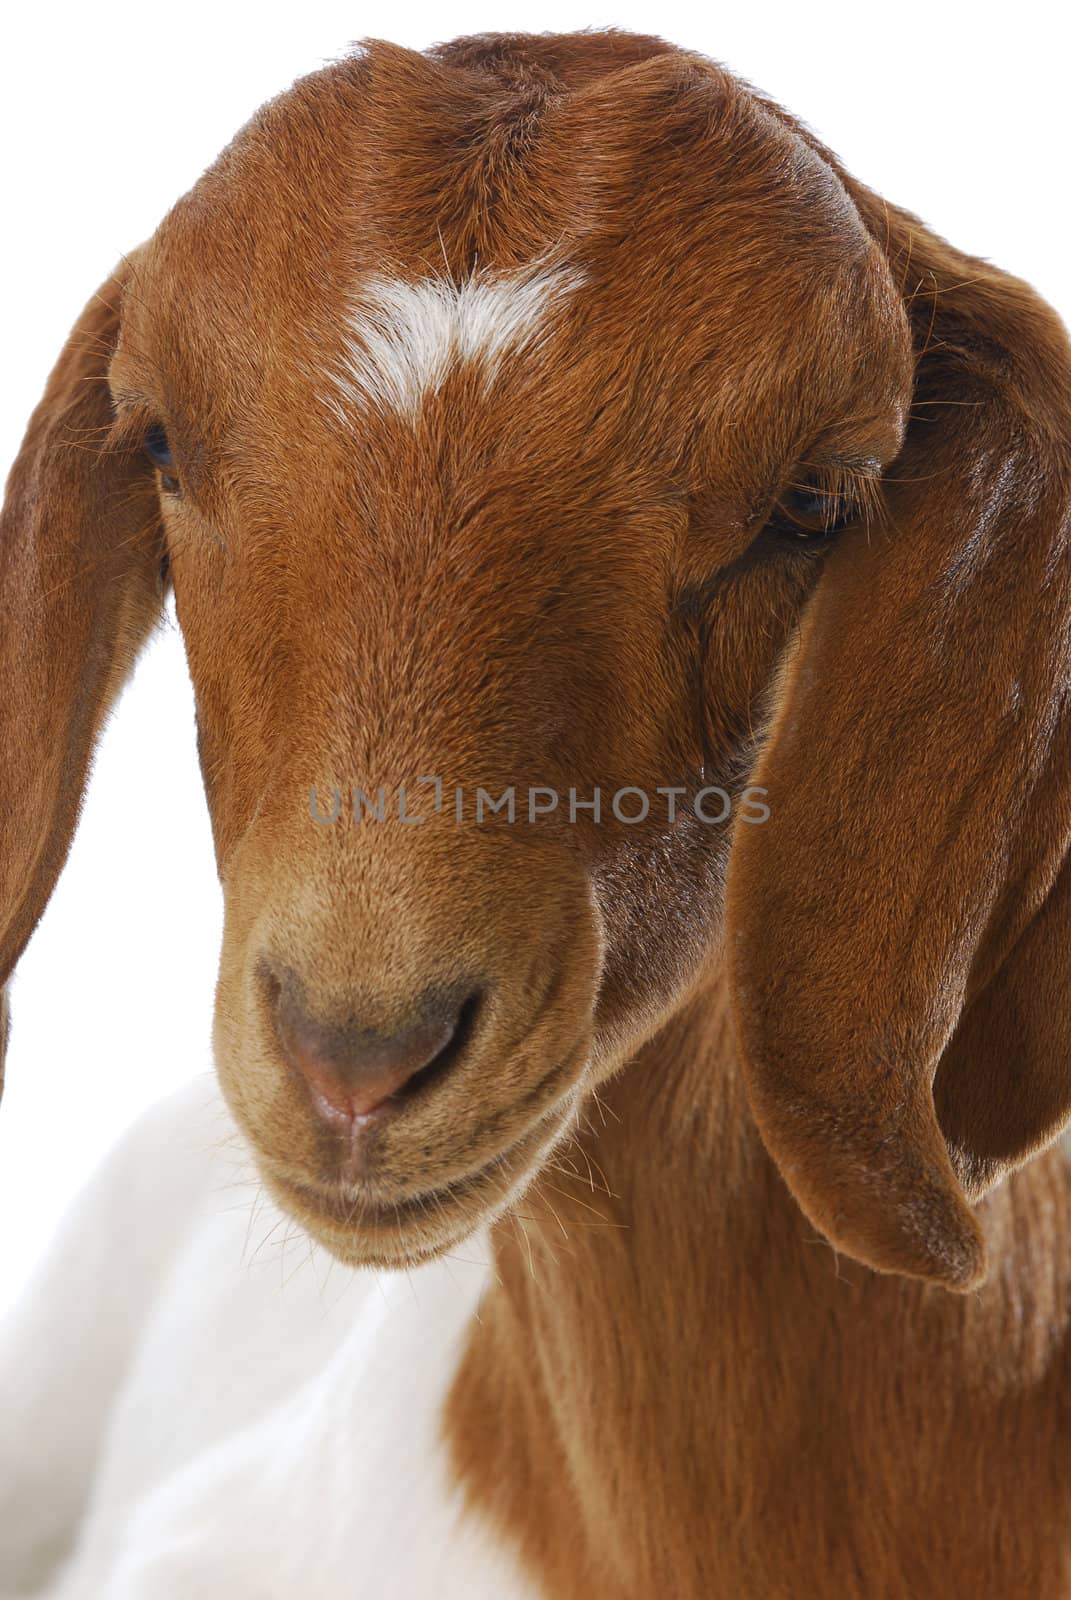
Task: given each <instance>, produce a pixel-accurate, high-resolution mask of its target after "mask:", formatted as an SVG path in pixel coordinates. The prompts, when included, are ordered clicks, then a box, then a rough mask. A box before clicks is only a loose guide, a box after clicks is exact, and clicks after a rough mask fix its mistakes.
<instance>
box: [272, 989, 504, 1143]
mask: <svg viewBox="0 0 1071 1600" xmlns="http://www.w3.org/2000/svg"><path fill="white" fill-rule="evenodd" d="M268 992H269V996H270V998H271V1009H272V1017H273V1022H274V1025H275V1031H276V1035H277V1037H278V1040H279V1044H280V1047H281V1049H282V1052H283V1055H284V1057H285V1058H286V1060H287V1061H288V1063H289V1065H290V1066H291V1067H292V1068H293V1069H294V1070H295V1071H296V1072H297V1073H298V1075H299V1076H300V1077H301V1078H303V1079H304V1081H305V1083H306V1085H307V1086H308V1089H309V1091H310V1092H311V1094H312V1098H313V1102H314V1104H315V1105H316V1108H317V1110H318V1111H319V1112H320V1114H321V1115H322V1116H324V1117H325V1118H326V1119H327V1120H328V1121H330V1122H338V1121H340V1120H342V1121H344V1122H346V1123H347V1124H349V1123H352V1121H353V1120H354V1118H367V1117H370V1116H371V1115H373V1114H374V1113H375V1112H378V1111H380V1110H382V1109H384V1108H385V1107H386V1106H387V1105H388V1104H391V1105H393V1104H397V1103H398V1102H399V1101H401V1100H402V1099H403V1098H409V1097H411V1096H413V1095H414V1094H416V1093H417V1092H418V1091H419V1090H421V1089H423V1088H425V1087H427V1086H428V1085H430V1083H431V1082H432V1081H437V1080H438V1079H439V1078H441V1077H443V1076H445V1074H446V1073H447V1072H449V1070H450V1069H451V1067H452V1066H453V1065H454V1064H455V1063H456V1062H457V1060H458V1059H459V1058H460V1056H461V1055H462V1053H463V1052H464V1049H465V1046H466V1044H467V1042H468V1040H469V1039H470V1038H471V1035H472V1031H473V1028H474V1025H475V1019H476V1016H477V1013H478V1011H479V1007H480V1001H481V991H479V990H478V989H474V988H471V987H470V986H468V985H465V986H462V988H461V989H460V990H459V988H457V987H452V988H449V989H443V988H433V989H427V990H425V991H424V992H423V993H422V994H421V995H420V996H419V997H418V998H417V999H416V1000H415V1001H414V1002H412V1004H411V1005H410V1006H409V1007H408V1008H407V1017H406V1020H405V1022H404V1023H402V1024H401V1026H399V1027H396V1028H392V1029H389V1030H384V1029H381V1028H370V1027H368V1026H366V1025H364V1024H363V1023H362V1022H361V1021H360V1019H359V1016H358V1017H357V1018H352V1017H351V1018H349V1019H347V1020H345V1021H341V1022H336V1021H333V1020H328V1019H325V1018H324V1017H323V1016H320V1015H317V1013H316V1011H314V1010H313V1009H312V1008H311V1007H310V1005H309V1003H308V1001H307V999H306V996H305V992H304V989H303V987H302V985H301V984H300V982H299V981H298V979H297V977H296V975H295V974H293V973H283V974H282V975H276V974H274V973H273V974H270V975H269V980H268ZM459 993H460V995H461V998H459Z"/></svg>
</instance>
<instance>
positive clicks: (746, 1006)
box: [0, 31, 1071, 1600]
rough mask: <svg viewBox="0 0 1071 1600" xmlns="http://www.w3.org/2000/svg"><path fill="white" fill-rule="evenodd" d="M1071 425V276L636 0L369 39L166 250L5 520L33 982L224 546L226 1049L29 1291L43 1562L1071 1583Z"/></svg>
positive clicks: (28, 1388) (46, 1586)
mask: <svg viewBox="0 0 1071 1600" xmlns="http://www.w3.org/2000/svg"><path fill="white" fill-rule="evenodd" d="M1069 422H1071V363H1069V360H1068V345H1067V342H1066V337H1065V334H1064V332H1063V330H1062V329H1061V326H1060V324H1059V322H1058V320H1057V318H1056V316H1055V315H1054V313H1052V312H1051V311H1050V310H1049V308H1048V307H1047V306H1046V305H1044V304H1043V303H1042V302H1041V301H1040V300H1039V299H1038V297H1037V296H1036V295H1035V294H1034V293H1033V291H1032V290H1031V289H1029V288H1028V287H1027V286H1026V285H1024V284H1023V283H1021V282H1019V281H1018V280H1016V279H1014V278H1011V277H1008V276H1007V275H1005V274H1004V273H1003V272H1001V271H999V270H998V269H996V268H995V267H993V266H990V265H988V264H987V263H985V262H982V261H979V260H975V259H972V258H970V257H967V256H964V255H962V254H961V253H960V252H959V251H957V250H956V249H954V248H953V247H952V246H950V245H948V244H946V243H945V242H944V241H942V240H941V239H939V238H937V237H936V236H935V235H934V234H933V233H931V232H930V231H929V230H928V229H927V228H926V227H924V226H923V225H922V224H921V223H920V222H919V221H917V220H916V219H915V218H914V217H913V216H911V215H910V214H908V213H907V212H904V211H901V210H899V209H897V208H896V207H895V206H893V205H887V204H885V203H884V202H882V201H881V200H879V199H878V198H877V197H876V196H875V195H874V194H873V193H872V192H871V191H870V190H868V189H867V188H865V187H864V186H863V185H862V184H860V183H858V182H857V181H856V180H855V179H854V178H852V177H851V176H850V175H849V174H848V173H847V172H845V171H844V170H843V168H842V167H841V165H840V164H839V163H838V161H837V160H836V158H835V157H834V156H833V155H832V154H831V153H830V151H828V150H827V149H825V148H824V147H823V146H822V145H821V144H820V143H819V142H818V141H817V140H816V139H815V138H814V137H813V136H812V135H811V134H810V133H809V132H808V131H807V130H806V129H805V128H803V127H802V126H801V125H800V124H799V123H797V122H795V121H794V120H793V119H792V118H791V117H790V116H788V115H787V114H786V113H785V112H783V111H782V110H780V109H779V108H778V107H777V106H776V105H774V104H772V103H771V102H770V101H768V100H767V99H765V98H763V97H762V96H761V95H760V94H758V93H756V92H755V91H753V90H752V89H750V88H749V87H747V86H746V85H744V84H742V83H740V82H739V81H737V80H736V79H734V78H733V77H732V76H731V75H730V74H729V73H728V72H726V71H724V70H723V69H722V68H721V67H719V66H716V65H714V64H712V63H710V62H709V61H707V60H705V59H703V58H701V57H699V56H697V55H695V54H691V53H689V52H686V51H683V50H680V49H678V48H675V47H671V46H669V45H667V44H665V43H663V42H661V41H659V40H657V39H654V38H647V37H641V36H633V35H629V34H625V33H619V32H613V31H610V32H594V33H584V34H576V35H569V36H549V35H547V36H526V35H510V34H502V35H486V36H480V37H475V38H470V39H461V40H459V41H455V42H454V43H451V44H447V45H443V46H439V47H436V48H435V49H432V50H430V51H428V52H427V53H425V54H417V53H413V52H410V51H408V50H403V49H401V48H398V47H395V46H393V45H389V44H385V43H379V42H375V43H372V44H370V45H367V46H364V47H361V48H359V49H358V50H357V51H356V52H355V53H354V54H353V55H352V56H350V57H349V58H347V59H345V60H343V61H340V62H338V63H335V64H333V65H331V66H329V67H327V68H325V69H324V70H323V71H320V72H317V73H314V74H313V75H312V76H310V77H306V78H304V79H302V80H300V81H299V82H298V83H297V84H295V85H294V87H293V88H292V89H291V90H289V91H288V92H287V93H286V94H284V95H283V96H281V97H280V98H279V99H277V100H275V101H272V102H271V103H270V104H269V105H267V106H266V107H265V108H263V109H262V110H261V112H260V113H259V114H258V115H257V116H256V117H255V118H254V119H253V120H252V122H251V123H250V124H249V125H248V126H247V127H246V128H245V129H244V130H243V131H242V132H241V133H240V134H239V135H238V137H237V138H236V140H235V141H234V143H233V144H232V145H231V146H230V147H229V149H228V150H227V151H226V152H225V153H224V154H223V155H222V156H221V157H220V158H219V160H218V161H217V163H216V164H215V165H214V166H213V167H211V168H210V169H209V170H208V172H207V173H205V175H204V176H203V177H202V178H201V179H200V181H199V182H198V183H197V184H196V185H195V187H194V188H193V189H192V190H191V191H190V193H189V194H188V195H186V196H185V197H184V198H183V199H182V200H180V201H179V202H178V204H177V205H176V206H175V207H174V209H173V210H172V211H171V212H170V213H169V214H168V216H167V217H166V218H165V220H164V221H163V223H162V224H161V226H160V228H159V230H158V231H157V233H156V234H155V235H154V236H153V238H152V239H151V240H150V241H149V242H148V243H147V244H145V245H143V246H142V247H140V248H139V249H137V250H136V251H135V252H134V253H133V255H132V256H130V257H129V258H128V259H124V260H123V261H122V262H121V264H120V266H119V267H118V268H117V270H116V272H115V275H114V276H113V278H112V279H111V280H110V281H109V282H108V283H106V284H105V285H104V287H103V288H102V289H101V290H100V291H99V293H97V294H96V295H94V296H93V298H92V300H91V301H90V302H89V305H88V306H87V308H86V310H85V312H84V314H83V316H82V318H81V320H80V321H79V323H78V325H77V326H76V328H75V330H74V332H73V333H72V335H71V337H70V340H69V342H68V344H67V346H66V348H65V350H64V352H63V354H62V356H61V357H60V360H59V364H58V366H57V367H56V369H55V371H54V373H53V375H52V377H51V379H50V381H49V384H48V387H47V390H46V393H45V396H44V399H43V400H42V402H41V404H40V406H39V407H38V409H37V411H36V412H35V414H34V416H33V419H32V421H31V423H30V425H29V431H28V434H27V437H26V441H25V444H24V446H23V449H22V453H21V454H20V456H19V458H18V461H17V463H16V465H15V468H14V470H13V473H12V476H11V480H10V484H9V489H8V496H7V502H6V509H5V512H4V521H3V525H2V536H0V607H2V630H0V675H2V679H3V683H4V685H5V695H4V700H3V703H2V708H0V726H2V728H3V733H4V738H3V748H4V758H3V763H2V766H0V830H2V831H0V982H6V980H7V978H8V976H9V974H10V972H11V970H12V968H13V966H14V964H15V962H16V960H17V958H18V956H19V954H20V952H21V950H22V948H23V946H24V945H25V943H26V941H27V939H28V937H29V935H30V933H31V931H32V929H33V927H34V925H35V923H36V921H37V919H38V917H39V916H40V914H41V911H42V908H43V906H44V904H45V902H46V900H47V898H48V896H49V893H50V891H51V889H52V887H53V884H54V883H55V881H56V878H57V875H58V873H59V871H60V869H61V867H62V864H63V860H64V857H65V854H66V851H67V848H68V844H69V840H70V837H71V833H72V830H73V828H74V825H75V820H76V814H77V810H78V805H79V797H80V794H81V790H82V787H83V784H84V781H85V776H86V769H87V764H88V762H89V759H90V754H91V751H92V748H93V745H94V741H95V738H96V736H97V733H98V730H99V728H100V725H101V721H102V718H103V717H104V715H105V713H106V710H107V708H108V706H109V705H110V704H111V703H112V701H113V700H114V697H115V695H116V693H117V691H118V689H119V687H120V685H121V683H122V682H123V679H124V677H125V675H126V674H127V672H128V671H129V669H130V667H131V663H132V662H133V660H134V658H135V656H136V654H137V652H138V650H139V649H140V647H141V646H142V644H143V643H144V641H145V640H146V638H147V637H148V636H149V635H150V633H151V632H152V629H153V627H154V625H155V624H156V621H157V618H158V616H159V614H160V608H161V602H162V596H163V594H164V592H165V590H166V588H167V587H168V586H169V585H173V588H174V594H175V603H176V606H177V612H178V617H179V620H180V623H181V627H182V630H183V634H184V637H185V642H186V647H187V651H188V657H189V663H190V670H191V674H192V678H193V683H194V687H195V692H196V699H197V709H198V724H199V751H200V759H201V764H202V769H203V774H204V782H205V787H206V792H207V796H208V802H209V807H210V811H211V816H212V824H213V830H214V841H215V848H216V852H217V858H218V867H219V873H220V877H221V880H222V884H223V888H224V898H225V928H224V937H223V949H222V955H221V965H220V978H219V989H218V997H217V1008H216V1026H215V1055H216V1061H217V1066H218V1078H219V1084H220V1089H221V1093H220V1091H218V1090H217V1089H216V1088H215V1087H213V1086H211V1085H207V1084H205V1083H203V1082H198V1083H197V1084H195V1085H194V1087H193V1088H191V1089H190V1090H188V1091H184V1092H183V1094H182V1095H181V1096H180V1097H179V1098H178V1099H177V1100H175V1101H171V1102H168V1103H167V1104H165V1105H164V1106H163V1107H161V1108H160V1109H158V1110H157V1111H155V1112H153V1113H152V1114H151V1115H150V1116H149V1118H148V1119H147V1120H145V1121H143V1122H142V1123H139V1124H138V1125H136V1126H135V1128H134V1130H133V1131H132V1132H131V1133H130V1134H129V1135H128V1136H127V1138H126V1139H125V1141H124V1142H123V1144H122V1145H121V1146H120V1148H119V1150H118V1151H117V1152H116V1153H115V1154H114V1155H113V1156H112V1157H111V1159H110V1161H109V1162H107V1163H106V1164H105V1166H104V1167H103V1168H102V1169H101V1172H100V1174H99V1175H98V1177H97V1179H96V1180H95V1182H94V1184H93V1186H92V1188H91V1189H90V1191H89V1193H88V1194H87V1195H86V1196H85V1198H84V1200H83V1202H82V1203H81V1204H80V1205H79V1206H78V1207H77V1209H76V1213H75V1215H74V1217H73V1218H72V1220H71V1221H70V1222H69V1223H68V1225H67V1229H66V1231H65V1233H64V1234H63V1235H62V1236H61V1238H60V1240H59V1241H58V1242H57V1244H56V1246H55V1248H54V1251H53V1255H52V1258H51V1260H50V1262H49V1263H48V1264H47V1265H46V1266H45V1268H44V1269H43V1276H42V1277H41V1279H40V1280H39V1282H38V1283H37V1285H36V1286H35V1287H34V1289H33V1291H32V1292H31V1293H30V1294H29V1296H28V1297H27V1300H26V1302H25V1304H24V1306H23V1307H22V1309H21V1311H20V1312H19V1313H18V1315H17V1316H16V1318H15V1319H14V1321H13V1323H12V1325H11V1327H10V1328H9V1330H8V1332H7V1335H6V1339H5V1343H4V1345H3V1350H2V1359H0V1373H2V1375H3V1377H2V1382H3V1394H4V1398H3V1406H4V1416H5V1436H4V1440H3V1443H2V1446H0V1539H2V1551H0V1587H4V1586H6V1589H7V1591H8V1592H9V1593H10V1592H15V1591H18V1592H19V1593H22V1594H27V1593H31V1592H32V1593H38V1594H47V1595H49V1596H55V1597H59V1596H62V1597H64V1600H90V1597H92V1600H99V1597H101V1596H105V1597H107V1600H171V1597H175V1600H177V1597H179V1596H181V1597H183V1600H187V1597H189V1596H193V1595H196V1596H221V1597H222V1596H226V1597H227V1600H246V1597H248V1600H269V1597H275V1596H279V1597H282V1596H286V1597H288V1600H289V1597H291V1596H293V1595H295V1594H298V1593H301V1594H308V1595H310V1596H314V1597H316V1600H342V1597H343V1596H345V1597H346V1600H350V1597H353V1596H357V1595H375V1596H377V1597H380V1596H396V1597H404V1600H415V1597H417V1596H419V1597H421V1600H423V1597H425V1596H433V1595H434V1596H437V1597H441V1600H452V1597H455V1596H461V1595H464V1596H466V1597H475V1600H480V1597H486V1600H521V1597H526V1596H528V1597H533V1600H537V1597H542V1600H581V1597H583V1600H650V1597H652V1596H656V1595H658V1596H661V1595H665V1596H671V1597H673V1600H741V1597H743V1596H751V1597H755V1600H788V1597H790V1596H791V1597H792V1600H798V1597H800V1596H803V1595H814V1596H821V1597H823V1600H828V1597H837V1600H845V1597H848V1600H850V1597H866V1600H909V1597H910V1600H917V1597H919V1596H927V1597H929V1596H935V1595H956V1596H960V1595H963V1596H966V1595H971V1596H973V1597H976V1600H986V1597H992V1600H998V1597H999V1600H1008V1597H1010V1596H1013V1595H1015V1596H1019V1595H1022V1596H1025V1595H1030V1596H1032V1597H1034V1600H1056V1597H1057V1596H1066V1595H1067V1594H1068V1593H1069V1592H1071V1471H1069V1467H1071V1415H1069V1410H1071V1381H1069V1380H1071V1372H1069V1359H1068V1349H1069V1340H1068V1328H1069V1322H1071V1206H1069V1204H1068V1202H1069V1199H1071V1174H1069V1169H1068V1165H1067V1162H1066V1158H1065V1156H1064V1154H1063V1153H1062V1152H1061V1149H1060V1146H1059V1144H1058V1142H1057V1139H1058V1135H1059V1134H1060V1132H1061V1130H1062V1128H1063V1126H1064V1124H1065V1122H1066V1121H1067V1119H1068V1116H1069V1113H1071V1066H1069V1059H1068V1058H1069V1044H1071V1040H1069V1030H1071V1004H1069V1002H1068V999H1067V996H1066V993H1065V983H1064V971H1065V962H1066V955H1065V952H1066V948H1067V941H1068V934H1069V929H1071V920H1069V919H1071V869H1069V867H1068V844H1069V841H1071V717H1069V716H1068V714H1067V684H1068V681H1069V676H1068V662H1069V659H1071V656H1069V649H1071V549H1069V518H1068V503H1069V485H1071V439H1069ZM507 790H512V791H514V793H515V797H516V798H517V804H516V806H515V807H514V808H513V809H512V811H511V810H510V808H509V806H508V805H507V804H506V803H505V802H504V800H503V795H504V793H505V792H506V791H507ZM713 791H720V792H721V793H723V794H724V796H725V797H727V800H728V805H727V807H726V806H722V805H720V804H718V803H717V802H716V801H709V800H706V801H704V800H703V796H704V795H708V796H709V795H710V794H711V793H712V792H713ZM481 794H482V795H483V797H484V800H483V803H482V806H483V808H482V811H478V807H477V802H478V800H479V796H480V795H481ZM459 795H460V796H461V802H460V811H459V810H458V809H457V806H458V802H457V796H459ZM533 795H534V796H535V797H536V798H535V799H534V800H533V799H532V797H533ZM637 795H638V796H639V798H638V799H637ZM343 797H344V800H343ZM362 797H363V799H362ZM336 799H337V800H338V802H339V803H338V804H337V805H336V803H335V801H336ZM396 802H397V803H396ZM749 806H750V808H751V809H750V810H749V809H748V807H749ZM477 812H478V814H477ZM234 1163H237V1179H236V1181H237V1182H238V1184H239V1185H240V1186H246V1185H248V1186H249V1188H248V1191H247V1190H246V1189H245V1188H240V1191H239V1195H241V1194H242V1193H249V1194H251V1193H253V1192H254V1190H255V1187H256V1186H257V1185H263V1191H264V1206H265V1210H264V1211H263V1212H262V1213H261V1214H260V1216H261V1218H262V1219H263V1224H264V1225H266V1226H267V1227H268V1229H269V1232H270V1231H271V1229H272V1228H274V1227H276V1226H281V1225H282V1222H283V1219H284V1218H289V1219H294V1220H296V1222H297V1223H299V1224H300V1226H301V1228H302V1229H303V1230H304V1231H305V1233H306V1234H307V1235H308V1236H309V1238H310V1239H311V1241H313V1248H314V1252H315V1253H316V1258H317V1260H324V1261H337V1262H338V1263H341V1266H340V1267H339V1268H338V1269H337V1270H338V1271H339V1272H340V1273H341V1274H342V1276H341V1278H339V1277H336V1278H335V1280H334V1285H335V1288H336V1290H337V1292H336V1293H335V1298H334V1299H333V1300H331V1299H330V1297H329V1296H328V1294H327V1293H326V1292H324V1291H323V1290H322V1285H321V1280H320V1277H319V1276H318V1275H317V1272H316V1271H315V1270H314V1268H313V1267H311V1266H306V1267H305V1268H303V1269H302V1270H300V1271H298V1272H297V1274H296V1276H295V1277H294V1278H293V1281H292V1282H291V1283H290V1284H288V1286H287V1288H286V1292H285V1293H280V1292H279V1273H278V1270H268V1269H267V1268H266V1266H265V1263H264V1261H263V1259H255V1260H253V1261H252V1262H251V1263H249V1264H247V1265H245V1266H242V1265H241V1261H242V1244H243V1237H244V1236H245V1234H246V1232H247V1229H248V1227H249V1218H248V1207H243V1205H242V1204H241V1203H240V1204H239V1205H238V1207H237V1209H234V1207H233V1206H232V1205H231V1204H230V1203H229V1202H226V1201H225V1197H224V1196H223V1194H222V1188H223V1184H224V1181H225V1180H226V1178H227V1176H228V1173H229V1172H230V1171H231V1169H232V1165H233V1164H234ZM261 1225H262V1224H261V1222H260V1221H258V1230H259V1228H260V1226H261ZM320 1252H326V1255H323V1256H321V1255H320ZM359 1269H363V1270H359ZM402 1269H405V1270H404V1271H403V1270H402Z"/></svg>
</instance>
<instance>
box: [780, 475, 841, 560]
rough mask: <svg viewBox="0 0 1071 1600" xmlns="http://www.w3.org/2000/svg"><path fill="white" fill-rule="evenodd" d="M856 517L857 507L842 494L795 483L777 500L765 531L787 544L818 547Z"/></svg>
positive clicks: (815, 486)
mask: <svg viewBox="0 0 1071 1600" xmlns="http://www.w3.org/2000/svg"><path fill="white" fill-rule="evenodd" d="M858 515H859V506H858V504H857V503H856V501H855V500H854V499H853V498H852V496H851V495H850V494H848V493H845V492H844V491H843V490H836V489H826V488H824V487H822V485H820V484H817V483H807V482H803V483H795V484H791V485H790V486H789V487H788V488H787V489H786V490H784V492H783V493H782V494H781V495H780V497H779V498H778V501H777V504H776V505H775V506H774V509H773V513H772V515H771V516H770V519H769V522H768V523H767V528H768V529H769V531H770V532H771V533H773V534H775V535H777V536H778V537H779V538H781V539H783V540H784V541H785V542H787V543H790V544H801V545H822V544H824V543H826V542H827V541H828V540H829V539H831V538H832V537H833V535H834V534H835V533H839V532H840V530H841V529H842V528H845V527H847V526H848V524H849V523H850V522H852V521H853V520H854V519H855V518H856V517H857V516H858Z"/></svg>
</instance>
